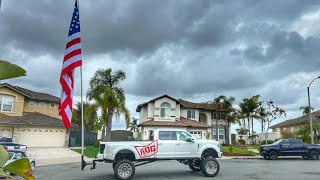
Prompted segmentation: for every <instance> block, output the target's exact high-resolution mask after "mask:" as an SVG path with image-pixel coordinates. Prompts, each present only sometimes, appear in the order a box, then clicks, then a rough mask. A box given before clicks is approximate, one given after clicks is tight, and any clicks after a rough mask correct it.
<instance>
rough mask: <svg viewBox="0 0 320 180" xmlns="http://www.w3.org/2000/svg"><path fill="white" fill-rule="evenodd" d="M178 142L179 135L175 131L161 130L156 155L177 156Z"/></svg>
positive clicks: (160, 157)
mask: <svg viewBox="0 0 320 180" xmlns="http://www.w3.org/2000/svg"><path fill="white" fill-rule="evenodd" d="M176 143H177V135H176V132H175V131H159V138H158V152H157V153H156V155H155V157H156V158H158V159H167V158H172V157H175V155H176V154H175V152H174V151H175V146H176Z"/></svg>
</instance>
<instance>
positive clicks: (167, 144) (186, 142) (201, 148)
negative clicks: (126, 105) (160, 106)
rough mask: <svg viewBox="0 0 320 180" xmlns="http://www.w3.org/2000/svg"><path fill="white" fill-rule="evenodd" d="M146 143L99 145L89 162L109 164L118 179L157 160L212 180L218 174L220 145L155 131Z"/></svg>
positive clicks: (180, 132) (124, 179) (179, 132)
mask: <svg viewBox="0 0 320 180" xmlns="http://www.w3.org/2000/svg"><path fill="white" fill-rule="evenodd" d="M149 140H150V141H127V142H101V143H100V152H99V153H98V155H97V156H96V159H95V160H94V161H93V166H92V167H91V169H95V166H96V162H97V161H98V162H106V163H113V170H114V173H115V175H116V176H117V178H118V179H121V180H127V179H131V178H132V177H133V176H134V174H135V167H137V166H141V165H144V164H148V163H151V162H154V161H157V160H177V161H179V162H180V163H183V164H185V165H188V166H189V167H190V169H191V170H193V171H201V172H202V173H203V174H204V175H205V176H208V177H213V176H216V175H217V174H218V173H219V170H220V165H219V162H218V161H217V160H216V158H221V156H222V152H221V151H220V144H219V142H217V141H213V140H200V139H197V138H195V137H193V136H192V135H191V134H189V133H188V132H186V131H183V130H176V129H158V130H155V131H153V132H152V133H151V135H150V137H149Z"/></svg>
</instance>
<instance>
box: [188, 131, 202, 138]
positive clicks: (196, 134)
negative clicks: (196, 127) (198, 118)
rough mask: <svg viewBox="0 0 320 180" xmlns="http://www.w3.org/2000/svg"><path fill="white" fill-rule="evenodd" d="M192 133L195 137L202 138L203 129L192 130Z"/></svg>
mask: <svg viewBox="0 0 320 180" xmlns="http://www.w3.org/2000/svg"><path fill="white" fill-rule="evenodd" d="M190 134H192V135H193V136H194V137H196V138H198V139H202V132H201V131H190Z"/></svg>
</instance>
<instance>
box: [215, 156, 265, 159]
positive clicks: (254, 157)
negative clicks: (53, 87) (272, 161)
mask: <svg viewBox="0 0 320 180" xmlns="http://www.w3.org/2000/svg"><path fill="white" fill-rule="evenodd" d="M221 159H263V158H262V157H261V156H222V158H221Z"/></svg>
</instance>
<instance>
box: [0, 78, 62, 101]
mask: <svg viewBox="0 0 320 180" xmlns="http://www.w3.org/2000/svg"><path fill="white" fill-rule="evenodd" d="M0 87H7V88H9V89H11V90H13V91H16V92H17V93H20V94H22V95H24V96H26V97H28V98H29V99H32V100H38V101H49V102H59V98H58V97H56V96H52V95H50V94H47V93H42V92H35V91H31V90H29V89H25V88H22V87H19V86H12V85H10V84H8V83H2V84H0Z"/></svg>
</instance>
